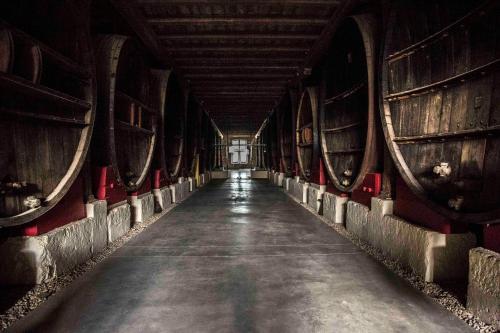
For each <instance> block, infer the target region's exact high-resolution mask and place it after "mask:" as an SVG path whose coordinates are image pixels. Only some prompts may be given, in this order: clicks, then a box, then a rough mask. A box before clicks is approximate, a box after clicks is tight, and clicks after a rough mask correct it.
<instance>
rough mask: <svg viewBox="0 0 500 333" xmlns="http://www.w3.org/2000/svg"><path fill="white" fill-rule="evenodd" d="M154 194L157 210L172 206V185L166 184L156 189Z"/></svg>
mask: <svg viewBox="0 0 500 333" xmlns="http://www.w3.org/2000/svg"><path fill="white" fill-rule="evenodd" d="M153 195H154V198H155V212H158V213H159V212H161V211H163V210H165V209H167V208H169V207H170V206H172V204H173V201H172V192H171V190H170V187H168V186H165V187H163V188H161V189H154V190H153Z"/></svg>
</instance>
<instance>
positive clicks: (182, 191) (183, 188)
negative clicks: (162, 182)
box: [170, 181, 191, 203]
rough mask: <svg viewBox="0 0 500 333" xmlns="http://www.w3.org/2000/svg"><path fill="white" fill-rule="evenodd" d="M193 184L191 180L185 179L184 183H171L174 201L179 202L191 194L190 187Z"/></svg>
mask: <svg viewBox="0 0 500 333" xmlns="http://www.w3.org/2000/svg"><path fill="white" fill-rule="evenodd" d="M190 186H191V184H190V183H189V181H184V182H182V183H177V184H173V185H170V190H171V191H172V201H173V202H174V203H179V202H182V201H184V199H186V198H187V197H188V196H189V193H190V191H189V188H190Z"/></svg>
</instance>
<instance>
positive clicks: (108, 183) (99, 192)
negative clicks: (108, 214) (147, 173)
mask: <svg viewBox="0 0 500 333" xmlns="http://www.w3.org/2000/svg"><path fill="white" fill-rule="evenodd" d="M93 180H94V184H95V185H94V194H95V196H96V198H97V199H99V200H106V201H107V202H108V204H109V205H112V204H115V203H118V202H121V201H124V200H127V192H126V191H125V188H124V187H123V186H121V185H119V184H118V182H117V180H116V177H115V174H114V171H113V168H112V167H109V166H104V167H97V168H96V169H95V170H94V175H93Z"/></svg>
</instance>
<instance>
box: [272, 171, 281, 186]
mask: <svg viewBox="0 0 500 333" xmlns="http://www.w3.org/2000/svg"><path fill="white" fill-rule="evenodd" d="M279 179H280V173H279V172H275V173H273V184H274V185H276V186H279Z"/></svg>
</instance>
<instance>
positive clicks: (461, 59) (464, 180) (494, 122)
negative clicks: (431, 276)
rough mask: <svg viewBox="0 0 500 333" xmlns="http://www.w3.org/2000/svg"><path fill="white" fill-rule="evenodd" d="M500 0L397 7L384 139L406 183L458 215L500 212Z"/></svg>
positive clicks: (386, 75) (388, 50)
mask: <svg viewBox="0 0 500 333" xmlns="http://www.w3.org/2000/svg"><path fill="white" fill-rule="evenodd" d="M499 5H500V3H499V2H498V1H487V2H486V3H483V4H479V3H478V1H474V0H470V1H458V2H457V1H451V0H439V1H435V2H433V3H427V2H421V1H416V0H415V1H404V2H403V3H399V2H397V1H395V2H393V4H392V8H391V9H390V17H389V21H388V28H387V33H386V36H385V50H384V63H383V87H382V88H383V113H382V121H383V126H384V132H385V138H386V141H387V143H388V146H389V150H390V152H391V154H392V157H393V159H394V161H395V163H396V166H397V168H398V169H399V171H400V173H401V175H402V177H403V179H404V180H405V181H406V183H407V184H408V185H409V187H410V188H411V189H412V190H413V191H414V192H415V193H416V194H417V195H419V196H420V198H421V199H423V200H424V201H425V202H426V203H428V204H429V206H431V207H433V208H435V209H436V210H437V211H439V212H440V213H442V214H444V215H446V216H448V217H451V218H453V219H462V220H467V221H473V220H482V219H492V218H498V216H500V191H499V190H498V189H499V188H500V172H499V165H500V137H499V133H500V109H499V108H498V103H499V101H500V84H499V82H498V78H499V75H498V69H499V63H500V61H499V52H500V45H499V44H498V42H497V40H498V31H499V20H498V11H499ZM396 195H397V194H396Z"/></svg>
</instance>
